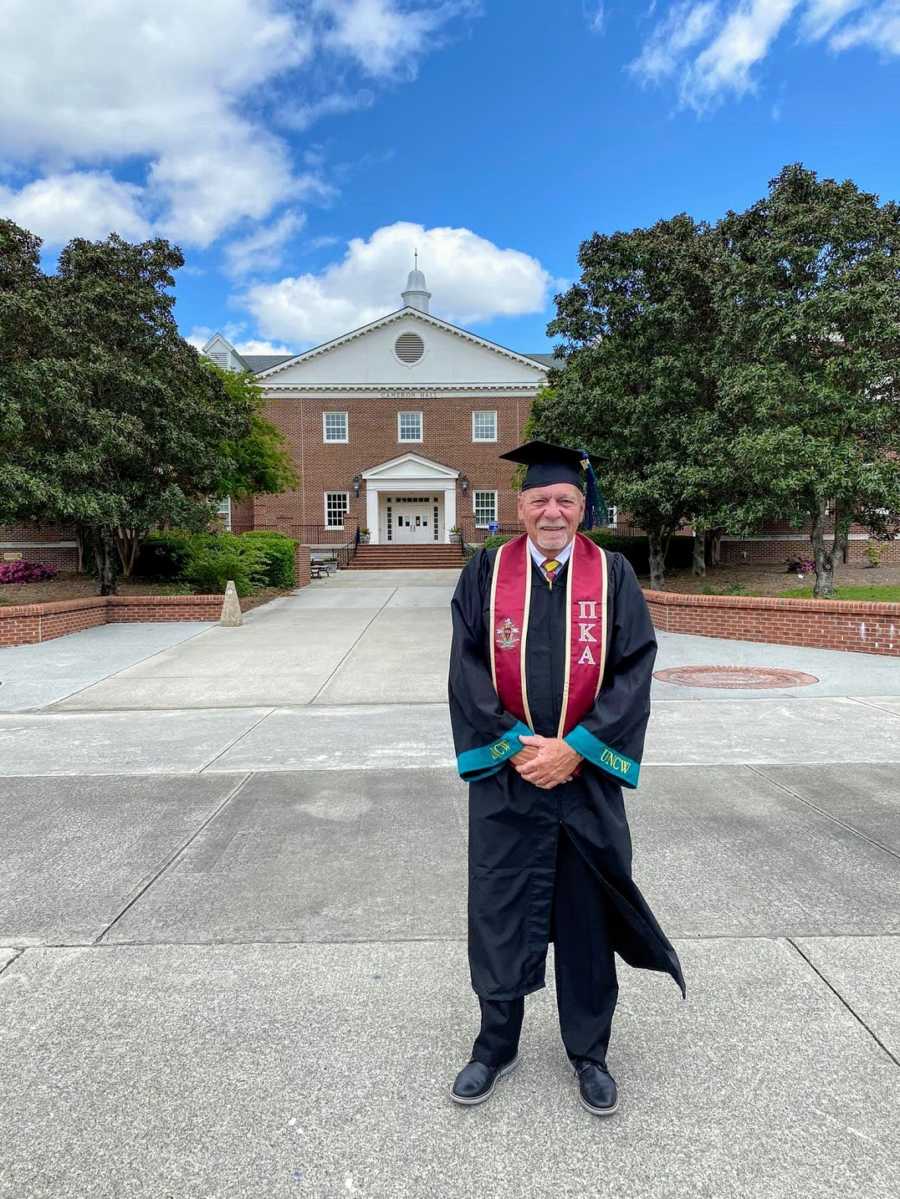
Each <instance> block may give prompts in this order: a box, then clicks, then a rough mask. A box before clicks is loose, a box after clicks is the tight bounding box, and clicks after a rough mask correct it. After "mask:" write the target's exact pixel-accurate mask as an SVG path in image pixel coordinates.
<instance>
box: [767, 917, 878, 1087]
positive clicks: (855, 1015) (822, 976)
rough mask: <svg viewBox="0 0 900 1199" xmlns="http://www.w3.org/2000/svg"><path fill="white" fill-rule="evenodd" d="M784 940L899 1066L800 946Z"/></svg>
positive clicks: (792, 941) (789, 938)
mask: <svg viewBox="0 0 900 1199" xmlns="http://www.w3.org/2000/svg"><path fill="white" fill-rule="evenodd" d="M785 940H786V941H787V943H788V944H789V945H792V946H793V947H794V949H796V951H797V953H799V955H800V957H801V958H803V960H804V962H806V964H807V966H809V968H810V969H811V970H812V971H813V972H814V973H815V974H817V975H818V976H819V978H821V980H822V982H823V983H824V984H825V986H826V987H828V989H829V991H831V992H832V993H833V994H834V995H836V996H837V997H838V999H839V1000H840V1001H841V1003H842V1004H843V1005H844V1007H845V1008H846V1009H847V1011H848V1012H849V1013H850V1015H851V1016H852V1017H853V1018H854V1020H857V1021H858V1022H859V1023H860V1024H861V1025H862V1027H863V1028H864V1029H865V1030H866V1032H867V1033H868V1034H869V1036H870V1037H871V1038H872V1040H873V1041H874V1042H875V1044H876V1045H878V1046H879V1047H880V1048H881V1049H883V1050H884V1052H885V1053H886V1054H887V1055H888V1057H889V1058H890V1059H891V1061H892V1062H893V1063H894V1065H895V1066H900V1058H897V1057H895V1056H894V1054H893V1053H891V1051H890V1049H888V1047H887V1045H885V1043H884V1041H882V1040H881V1038H880V1037H879V1036H877V1035H876V1033H874V1032H873V1031H872V1029H871V1028H869V1026H868V1024H866V1022H865V1020H863V1018H862V1016H860V1015H859V1013H858V1012H855V1011H854V1010H853V1008H852V1007H851V1006H850V1004H849V1003H848V1002H847V1000H846V999H845V998H844V996H843V995H842V994H841V993H840V991H839V990H838V989H837V987H835V986H834V984H833V983H832V982H831V981H830V980H829V979H827V978H826V977H825V975H824V974H823V973H822V971H821V970H820V969H819V968H818V966H817V965H816V964H815V963H814V962H813V961H812V959H811V958H809V957H807V956H806V954H805V953H804V952H803V950H802V949H801V948H800V946H799V945H798V944H797V943H796V942H795V941H794V940H793V938H791V937H786V938H785Z"/></svg>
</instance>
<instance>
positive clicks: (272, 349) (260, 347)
mask: <svg viewBox="0 0 900 1199" xmlns="http://www.w3.org/2000/svg"><path fill="white" fill-rule="evenodd" d="M234 348H235V349H236V350H237V352H238V353H239V354H293V353H294V351H293V350H291V349H288V347H287V346H285V345H276V344H275V342H272V341H260V340H259V338H255V337H251V338H250V340H249V341H239V342H237V343H235V347H234Z"/></svg>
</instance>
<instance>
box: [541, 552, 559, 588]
mask: <svg viewBox="0 0 900 1199" xmlns="http://www.w3.org/2000/svg"><path fill="white" fill-rule="evenodd" d="M559 567H560V563H559V562H557V560H556V559H555V558H545V559H544V561H543V562H542V563H541V570H542V571H543V572H544V575H545V576H546V579H547V582H548V583H549V584H550V586H551V587H552V586H553V580H554V579H555V578H556V576H557V574H558V572H559Z"/></svg>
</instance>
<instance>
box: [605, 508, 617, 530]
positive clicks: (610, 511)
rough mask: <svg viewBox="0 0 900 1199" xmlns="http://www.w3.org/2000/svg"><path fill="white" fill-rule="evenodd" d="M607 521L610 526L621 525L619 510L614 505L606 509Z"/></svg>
mask: <svg viewBox="0 0 900 1199" xmlns="http://www.w3.org/2000/svg"><path fill="white" fill-rule="evenodd" d="M606 521H607V524H610V525H617V524H618V523H619V509H618V508H617V507H616V506H615V505H614V504H613V505H611V506H610V507H609V508H607V509H606Z"/></svg>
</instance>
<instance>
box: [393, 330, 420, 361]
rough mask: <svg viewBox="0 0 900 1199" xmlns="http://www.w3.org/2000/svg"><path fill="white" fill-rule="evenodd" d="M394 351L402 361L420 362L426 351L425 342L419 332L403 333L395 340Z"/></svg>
mask: <svg viewBox="0 0 900 1199" xmlns="http://www.w3.org/2000/svg"><path fill="white" fill-rule="evenodd" d="M394 353H395V354H396V355H397V357H398V358H399V359H400V361H401V362H408V363H412V362H418V361H419V359H420V358H421V357H422V355H423V354H424V353H425V342H424V341H423V340H422V338H421V337H420V336H419V335H418V333H401V334H400V336H399V337H398V338H397V340H396V341H395V342H394Z"/></svg>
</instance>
